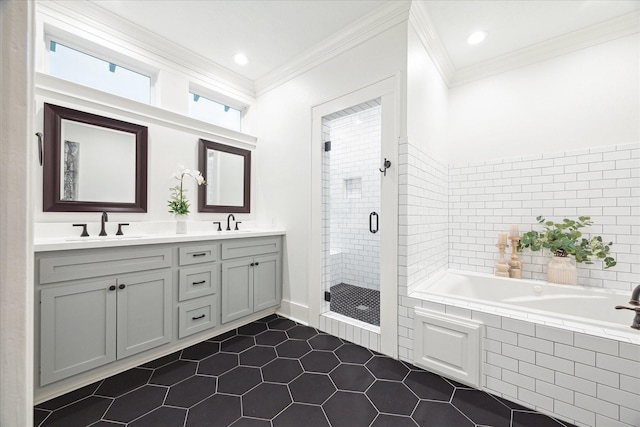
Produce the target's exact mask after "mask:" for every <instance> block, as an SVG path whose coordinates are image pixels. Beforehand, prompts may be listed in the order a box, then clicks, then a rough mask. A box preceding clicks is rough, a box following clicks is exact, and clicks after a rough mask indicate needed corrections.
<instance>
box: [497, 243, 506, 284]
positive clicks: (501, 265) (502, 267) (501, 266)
mask: <svg viewBox="0 0 640 427" xmlns="http://www.w3.org/2000/svg"><path fill="white" fill-rule="evenodd" d="M508 246H509V245H506V244H502V243H498V244H497V245H496V247H497V248H498V250H499V251H500V260H499V261H498V263H497V264H496V276H500V277H509V264H507V262H506V261H505V260H504V250H505V249H506V248H507V247H508Z"/></svg>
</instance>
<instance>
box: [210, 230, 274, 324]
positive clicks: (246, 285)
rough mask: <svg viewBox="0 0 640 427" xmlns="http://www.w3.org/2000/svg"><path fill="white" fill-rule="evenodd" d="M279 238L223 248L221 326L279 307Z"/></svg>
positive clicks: (245, 242) (248, 241)
mask: <svg viewBox="0 0 640 427" xmlns="http://www.w3.org/2000/svg"><path fill="white" fill-rule="evenodd" d="M280 242H281V239H280V238H262V239H244V240H238V241H233V242H228V243H223V244H222V259H223V260H225V261H223V262H222V290H221V299H222V307H221V311H222V323H227V322H230V321H232V320H236V319H239V318H241V317H244V316H248V315H250V314H253V313H255V312H258V311H261V310H264V309H267V308H269V307H274V306H276V305H278V304H280V299H281V296H282V277H281V276H282V272H281V269H282V267H281V253H280Z"/></svg>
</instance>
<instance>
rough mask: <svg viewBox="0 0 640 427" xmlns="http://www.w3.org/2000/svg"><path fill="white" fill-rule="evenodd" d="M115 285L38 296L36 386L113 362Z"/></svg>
mask: <svg viewBox="0 0 640 427" xmlns="http://www.w3.org/2000/svg"><path fill="white" fill-rule="evenodd" d="M115 284H116V281H115V280H114V279H112V280H97V281H91V282H86V283H80V284H76V285H66V286H60V287H57V288H51V289H43V290H42V291H41V292H40V304H41V305H40V310H41V316H40V385H46V384H49V383H52V382H54V381H58V380H61V379H63V378H67V377H70V376H72V375H75V374H78V373H80V372H84V371H87V370H89V369H93V368H96V367H98V366H102V365H104V364H106V363H109V362H112V361H114V360H116V329H115V325H116V318H115V315H116V291H115ZM110 287H113V290H110Z"/></svg>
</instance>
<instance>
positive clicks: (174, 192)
mask: <svg viewBox="0 0 640 427" xmlns="http://www.w3.org/2000/svg"><path fill="white" fill-rule="evenodd" d="M180 170H181V171H180V172H174V174H173V175H171V178H175V179H177V180H178V181H179V183H178V184H176V185H175V187H171V188H170V189H169V190H171V199H170V200H169V213H172V214H177V215H187V214H188V213H189V201H188V200H187V196H186V192H187V189H186V188H184V178H185V176H188V177H191V178H193V179H194V180H195V181H196V183H197V184H198V185H204V184H206V183H205V181H204V177H203V176H202V174H201V173H200V171H197V170H191V169H186V168H185V167H184V166H182V165H180Z"/></svg>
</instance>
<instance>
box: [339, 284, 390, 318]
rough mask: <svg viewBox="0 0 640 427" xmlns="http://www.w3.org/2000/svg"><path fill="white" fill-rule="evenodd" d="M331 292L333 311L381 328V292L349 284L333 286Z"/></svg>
mask: <svg viewBox="0 0 640 427" xmlns="http://www.w3.org/2000/svg"><path fill="white" fill-rule="evenodd" d="M330 291H331V302H330V309H331V311H333V312H334V313H338V314H342V315H343V316H347V317H350V318H352V319H356V320H360V321H361V322H365V323H368V324H370V325H375V326H380V291H377V290H375V289H368V288H362V287H360V286H354V285H350V284H348V283H340V284H337V285H333V286H332V287H331V289H330Z"/></svg>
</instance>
